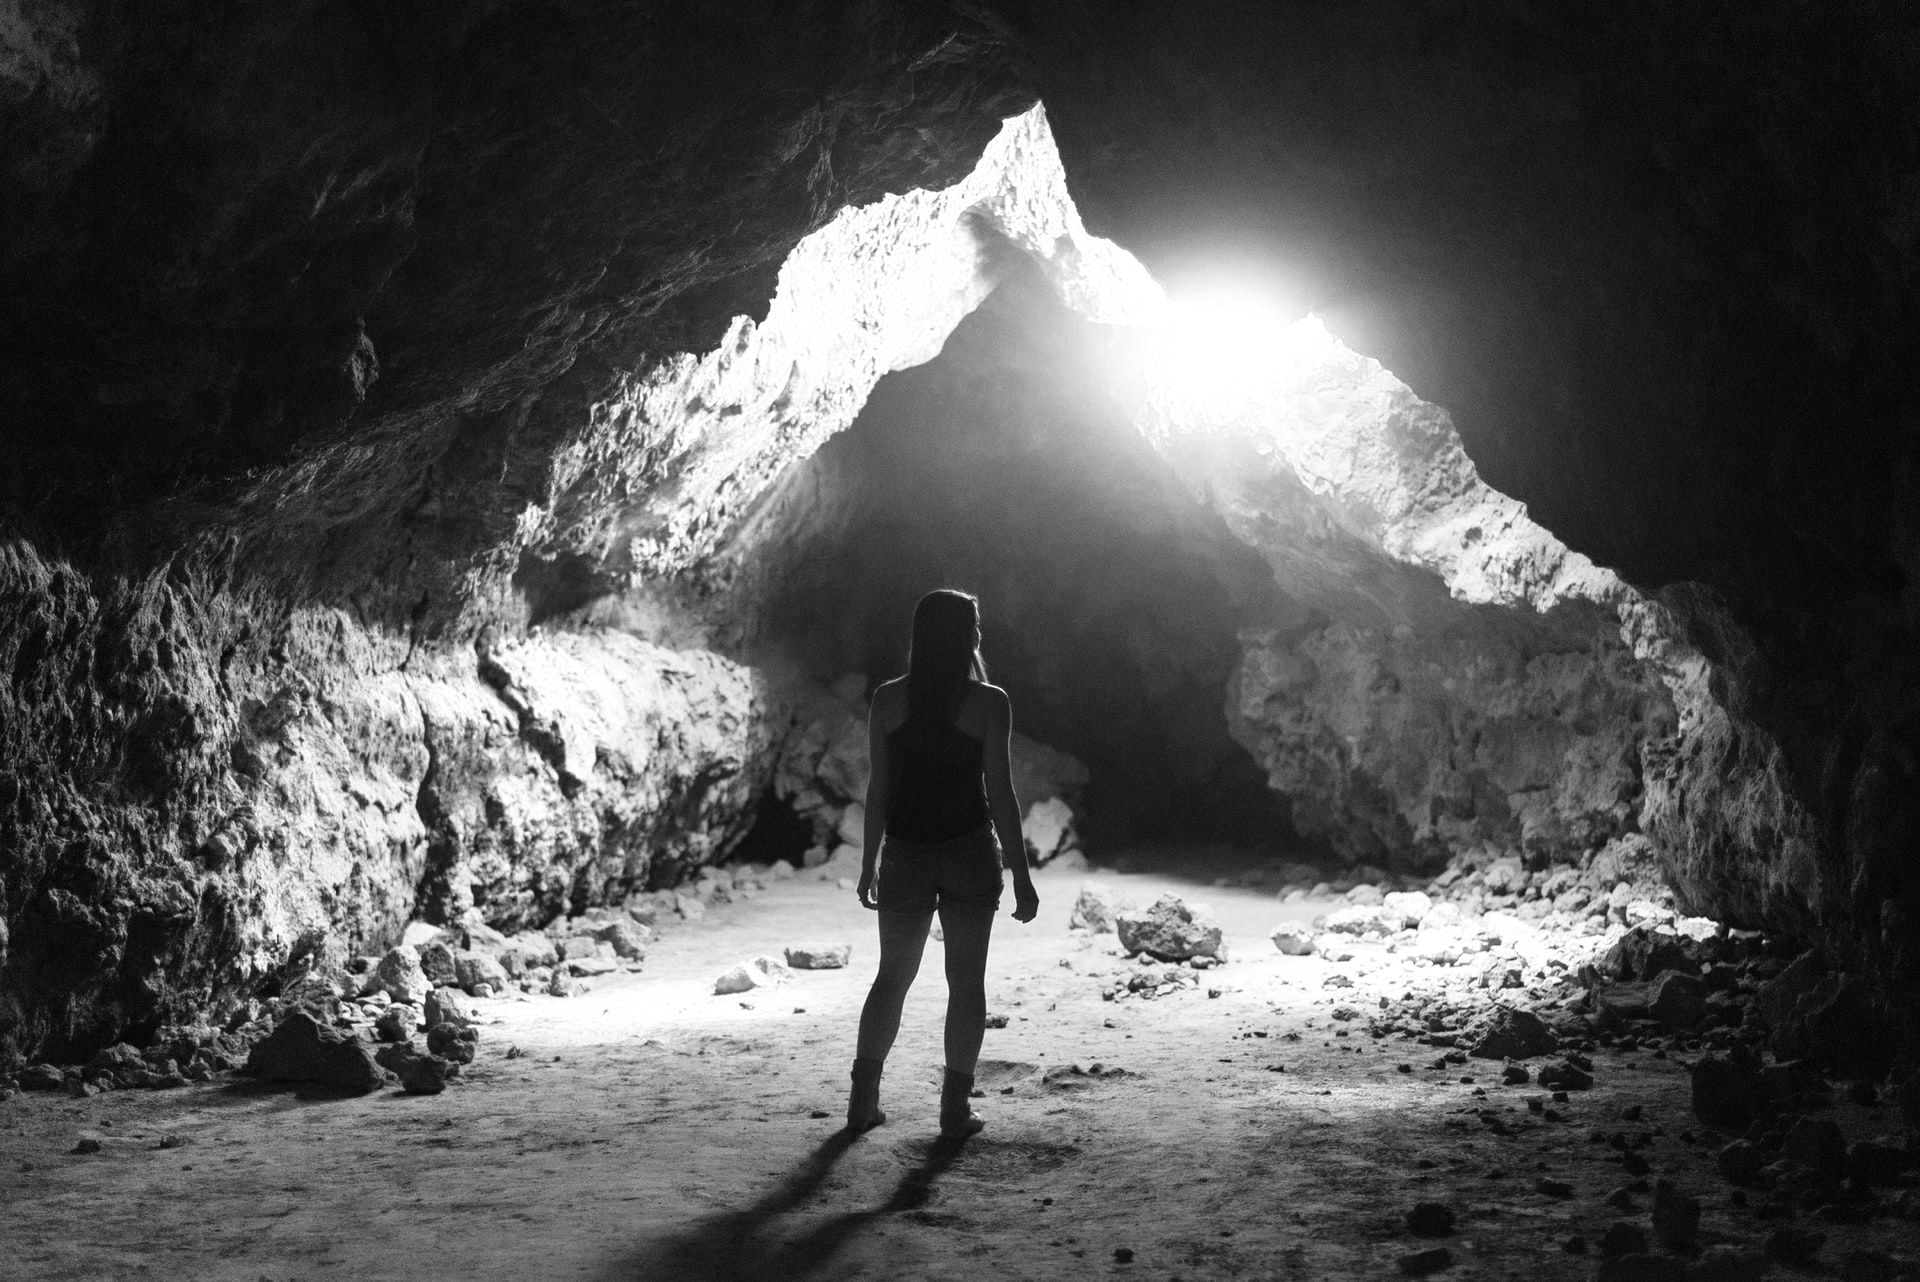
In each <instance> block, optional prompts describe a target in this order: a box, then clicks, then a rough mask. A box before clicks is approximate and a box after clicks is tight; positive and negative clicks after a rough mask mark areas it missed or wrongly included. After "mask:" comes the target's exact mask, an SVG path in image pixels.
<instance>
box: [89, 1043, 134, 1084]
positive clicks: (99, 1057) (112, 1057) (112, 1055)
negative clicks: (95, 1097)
mask: <svg viewBox="0 0 1920 1282" xmlns="http://www.w3.org/2000/svg"><path fill="white" fill-rule="evenodd" d="M146 1066H147V1062H146V1059H145V1058H144V1057H143V1056H142V1055H141V1054H140V1049H139V1048H138V1047H136V1046H130V1045H128V1044H127V1043H126V1042H116V1043H114V1044H113V1045H112V1046H109V1047H107V1048H106V1049H105V1050H103V1051H96V1052H95V1053H94V1056H93V1058H92V1059H90V1060H88V1061H87V1066H86V1069H85V1070H84V1075H85V1076H87V1077H98V1076H100V1074H102V1073H112V1074H115V1075H118V1074H120V1073H125V1072H129V1071H131V1070H133V1069H137V1068H145V1067H146Z"/></svg>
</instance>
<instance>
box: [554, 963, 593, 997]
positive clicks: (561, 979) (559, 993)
mask: <svg viewBox="0 0 1920 1282" xmlns="http://www.w3.org/2000/svg"><path fill="white" fill-rule="evenodd" d="M586 991H587V986H586V985H585V984H583V983H581V982H580V981H579V980H577V979H575V978H574V977H573V976H572V975H569V974H568V973H567V972H566V971H564V970H556V971H554V972H553V977H552V978H551V979H549V980H548V981H547V995H548V996H549V997H578V996H579V995H580V994H582V993H584V992H586Z"/></svg>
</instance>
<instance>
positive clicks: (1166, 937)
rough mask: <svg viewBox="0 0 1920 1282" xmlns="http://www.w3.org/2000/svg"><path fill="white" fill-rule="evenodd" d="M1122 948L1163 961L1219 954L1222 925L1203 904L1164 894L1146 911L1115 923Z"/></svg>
mask: <svg viewBox="0 0 1920 1282" xmlns="http://www.w3.org/2000/svg"><path fill="white" fill-rule="evenodd" d="M1114 928H1115V930H1116V931H1117V933H1118V934H1119V936H1120V947H1121V948H1122V949H1123V950H1125V951H1126V952H1127V953H1129V954H1133V953H1146V954H1147V955H1148V956H1151V957H1155V958H1158V959H1159V960H1161V961H1185V960H1187V959H1188V958H1190V957H1216V956H1219V954H1220V949H1221V937H1220V926H1219V923H1217V922H1215V921H1214V920H1213V916H1212V914H1211V913H1210V912H1208V910H1207V908H1206V906H1205V905H1203V904H1188V903H1187V902H1186V901H1185V900H1183V899H1181V898H1180V896H1178V895H1175V894H1171V893H1169V894H1164V895H1162V896H1160V898H1159V899H1157V900H1155V901H1154V903H1153V905H1152V906H1151V907H1149V908H1147V909H1145V910H1144V911H1139V912H1122V913H1121V914H1120V915H1119V916H1118V917H1117V918H1116V919H1115V921H1114Z"/></svg>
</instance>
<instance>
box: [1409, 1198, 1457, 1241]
mask: <svg viewBox="0 0 1920 1282" xmlns="http://www.w3.org/2000/svg"><path fill="white" fill-rule="evenodd" d="M1406 1218H1407V1231H1408V1232H1409V1233H1412V1234H1414V1235H1415V1236H1418V1237H1444V1236H1446V1235H1447V1234H1449V1233H1451V1232H1453V1226H1454V1223H1455V1221H1456V1220H1457V1218H1458V1217H1457V1216H1456V1215H1455V1214H1454V1210H1453V1208H1452V1207H1450V1206H1448V1205H1447V1204H1446V1203H1444V1202H1419V1203H1416V1204H1415V1205H1414V1208H1413V1209H1412V1210H1411V1211H1408V1212H1407V1217H1406Z"/></svg>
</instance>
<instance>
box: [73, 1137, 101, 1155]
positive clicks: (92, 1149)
mask: <svg viewBox="0 0 1920 1282" xmlns="http://www.w3.org/2000/svg"><path fill="white" fill-rule="evenodd" d="M67 1151H68V1152H70V1153H83V1154H84V1153H98V1152H99V1151H100V1141H99V1140H96V1139H92V1138H88V1139H83V1140H81V1141H80V1142H79V1143H78V1144H75V1145H74V1146H73V1147H72V1148H71V1149H69V1150H67Z"/></svg>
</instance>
